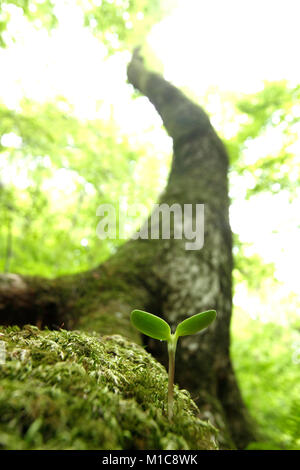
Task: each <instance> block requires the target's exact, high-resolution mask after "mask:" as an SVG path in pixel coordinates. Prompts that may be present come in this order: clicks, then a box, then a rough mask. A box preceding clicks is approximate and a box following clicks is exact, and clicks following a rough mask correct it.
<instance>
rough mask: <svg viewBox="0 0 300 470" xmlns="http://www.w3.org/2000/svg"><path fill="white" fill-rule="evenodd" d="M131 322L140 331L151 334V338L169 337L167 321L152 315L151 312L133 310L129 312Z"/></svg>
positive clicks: (164, 338)
mask: <svg viewBox="0 0 300 470" xmlns="http://www.w3.org/2000/svg"><path fill="white" fill-rule="evenodd" d="M131 322H132V324H133V326H135V327H136V328H137V329H138V330H139V331H141V333H144V335H147V336H151V338H155V339H160V340H164V341H168V340H169V339H170V337H171V330H170V327H169V325H168V323H167V322H165V321H164V320H163V319H162V318H159V317H157V316H156V315H152V313H148V312H143V311H142V310H133V311H132V312H131Z"/></svg>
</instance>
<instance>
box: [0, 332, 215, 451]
mask: <svg viewBox="0 0 300 470" xmlns="http://www.w3.org/2000/svg"><path fill="white" fill-rule="evenodd" d="M0 340H1V341H3V342H5V343H2V345H3V344H5V351H6V358H5V362H4V364H1V365H0V377H1V382H0V416H1V424H0V448H1V449H106V450H108V449H110V450H112V449H215V448H216V444H215V436H216V430H215V429H214V428H213V427H212V426H211V425H210V424H209V423H206V422H203V421H201V420H200V419H199V418H198V417H197V414H198V409H197V407H196V405H195V404H194V402H193V401H192V400H191V398H190V395H189V393H188V392H186V391H185V390H179V389H178V388H177V387H175V416H174V419H173V422H171V423H170V422H169V421H168V418H167V413H166V411H167V410H166V393H167V392H166V391H167V381H168V378H167V373H166V370H165V369H164V367H163V366H162V365H161V364H159V363H158V362H157V361H156V360H154V359H153V357H152V356H151V355H150V354H149V353H147V352H146V351H145V350H144V349H143V347H141V346H139V345H137V344H135V343H131V342H129V341H127V340H126V339H125V338H123V337H122V336H119V335H114V336H99V335H98V334H96V333H95V334H87V333H83V332H79V331H65V330H60V331H48V330H43V331H40V330H39V329H38V328H36V327H34V326H25V327H24V328H23V329H22V330H20V329H19V328H18V327H9V328H4V327H0Z"/></svg>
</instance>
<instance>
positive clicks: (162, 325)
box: [131, 310, 217, 420]
mask: <svg viewBox="0 0 300 470" xmlns="http://www.w3.org/2000/svg"><path fill="white" fill-rule="evenodd" d="M216 315H217V313H216V311H215V310H208V311H207V312H202V313H197V314H196V315H193V316H192V317H190V318H187V319H186V320H183V321H182V322H181V323H179V325H177V328H176V331H175V333H174V334H172V333H171V328H170V326H169V325H168V323H167V322H165V321H164V320H163V319H162V318H160V317H157V316H156V315H152V313H148V312H143V311H142V310H133V311H132V312H131V323H132V324H133V325H134V326H135V328H137V329H138V330H139V331H140V332H141V333H143V334H144V335H147V336H150V337H151V338H154V339H159V340H160V341H167V343H168V354H169V384H168V417H169V420H171V419H172V417H173V402H174V399H173V396H174V373H175V353H176V346H177V341H178V338H179V336H187V335H193V334H195V333H198V332H199V331H201V330H203V329H204V328H207V327H208V326H209V325H210V324H211V323H212V322H213V321H214V319H215V318H216Z"/></svg>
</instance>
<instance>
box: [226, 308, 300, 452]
mask: <svg viewBox="0 0 300 470" xmlns="http://www.w3.org/2000/svg"><path fill="white" fill-rule="evenodd" d="M299 307H300V305H299V303H298V305H296V308H297V309H298V310H299ZM288 310H289V311H286V312H285V313H286V322H284V323H283V324H280V323H278V322H277V321H276V320H277V319H276V315H275V314H274V319H273V321H272V320H269V321H265V322H264V321H262V320H261V319H259V318H251V317H250V315H249V312H244V311H242V310H241V309H240V308H236V309H235V312H234V317H233V325H232V337H233V341H232V345H231V352H232V356H233V360H234V367H235V370H236V373H237V377H238V380H239V382H240V385H241V390H242V394H243V397H244V399H245V402H246V404H247V405H248V408H249V410H250V413H251V416H252V418H253V420H254V421H255V422H256V424H257V425H258V430H259V435H258V442H256V443H252V444H250V445H249V449H299V448H300V381H299V366H300V321H299V316H298V315H297V314H296V313H295V311H292V307H290V308H289V309H288ZM250 313H251V312H250ZM257 313H260V312H257Z"/></svg>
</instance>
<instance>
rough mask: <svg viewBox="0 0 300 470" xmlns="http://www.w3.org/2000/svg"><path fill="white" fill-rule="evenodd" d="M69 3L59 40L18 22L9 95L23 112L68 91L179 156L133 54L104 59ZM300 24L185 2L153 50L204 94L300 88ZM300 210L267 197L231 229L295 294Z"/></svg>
mask: <svg viewBox="0 0 300 470" xmlns="http://www.w3.org/2000/svg"><path fill="white" fill-rule="evenodd" d="M68 3H70V2H65V1H63V0H61V1H59V2H57V13H58V15H59V17H60V20H61V23H60V27H59V28H58V29H57V31H56V32H55V33H54V34H53V35H52V38H51V39H50V38H49V36H48V34H47V33H46V32H44V31H41V32H38V33H37V32H34V31H32V28H31V27H30V26H28V25H27V24H26V23H24V21H23V20H22V18H21V17H18V16H17V17H16V18H15V21H14V23H12V25H11V28H12V31H13V30H15V31H22V34H21V38H20V40H19V41H18V42H17V43H16V44H15V45H11V46H10V47H9V48H7V49H6V50H0V70H1V71H2V72H1V74H0V98H1V99H2V100H3V101H4V102H5V104H6V105H7V106H9V107H11V108H17V106H18V102H19V100H20V99H21V98H22V96H27V97H29V98H33V99H36V100H48V99H51V98H53V97H55V96H57V95H59V94H60V95H64V96H65V97H66V98H67V99H68V100H69V101H70V102H71V103H73V105H74V107H75V110H76V113H77V115H78V116H79V117H82V118H93V117H104V118H105V117H109V115H110V113H111V112H112V109H113V112H114V117H115V118H116V119H117V121H118V122H119V123H120V126H121V128H122V129H123V130H124V132H127V133H129V134H132V135H133V137H135V138H138V139H144V140H146V141H147V140H148V141H149V142H152V143H153V142H155V143H156V145H157V151H158V152H168V151H170V148H171V147H170V140H169V139H168V138H167V137H166V135H165V133H164V132H163V131H162V130H161V128H160V124H161V122H160V119H159V118H158V117H157V115H156V113H155V112H154V110H153V108H152V106H150V105H149V103H148V102H147V100H146V99H140V100H135V101H134V102H132V100H131V99H130V93H129V89H128V85H127V84H126V63H127V61H128V59H129V55H128V54H126V53H125V54H119V55H117V56H115V57H113V58H111V59H109V60H108V61H104V58H105V51H104V49H103V47H101V45H99V42H98V41H97V40H96V39H95V38H93V37H92V35H91V34H90V33H89V32H88V31H87V30H85V29H84V28H83V27H82V17H81V15H80V13H79V12H78V11H77V9H76V8H75V7H74V2H71V3H73V6H72V8H71V9H70V7H69V6H68ZM299 18H300V2H299V0H285V1H284V2H282V0H243V1H241V0H226V1H224V0H210V1H207V0H179V7H178V9H177V10H176V11H174V12H173V14H171V16H170V17H169V18H167V19H165V20H164V21H163V22H162V23H161V24H159V25H157V26H156V27H155V28H154V29H153V31H152V33H151V35H150V38H149V44H150V45H151V47H152V48H153V50H154V52H155V54H156V55H157V57H158V58H159V59H160V60H161V62H162V63H163V64H164V71H165V76H166V78H167V79H169V80H171V81H172V82H173V83H174V84H176V85H179V86H185V87H189V88H190V89H191V90H192V92H193V93H194V94H195V95H196V96H199V97H201V96H203V95H204V93H205V91H206V90H207V89H208V87H211V86H213V85H216V86H218V87H219V88H220V89H221V90H224V91H239V92H253V91H257V90H259V89H261V87H262V81H263V80H277V79H282V78H285V79H288V80H290V81H291V82H292V83H297V82H299V44H300V28H299ZM18 37H20V35H19V36H18ZM99 103H102V105H100V104H99ZM210 111H211V112H212V111H213V110H210ZM150 128H151V129H152V130H151V129H150ZM149 129H150V130H149ZM239 184H241V183H239ZM242 186H243V184H242ZM240 190H241V192H240V194H241V195H242V194H243V188H242V187H241V188H240ZM236 191H237V189H236ZM299 209H300V206H299V203H298V202H295V203H294V205H290V204H289V203H288V201H287V199H286V196H285V195H281V196H278V197H274V196H272V197H271V196H265V197H264V196H261V197H260V198H257V199H256V200H253V201H252V202H251V201H241V202H239V203H236V204H234V205H233V206H232V209H231V222H232V227H233V230H234V231H235V232H237V233H239V234H240V236H241V238H242V240H244V241H248V242H253V243H254V247H255V249H254V251H256V252H258V253H259V254H260V255H261V256H263V257H264V258H265V259H266V261H276V267H277V276H278V278H279V279H280V280H282V281H283V282H285V283H286V287H287V290H288V291H289V290H295V291H297V292H299V294H300V287H299V281H298V280H299V278H300V259H299V227H298V228H297V219H298V214H299V212H300V211H299ZM274 230H278V233H277V234H274V233H273V231H274Z"/></svg>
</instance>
